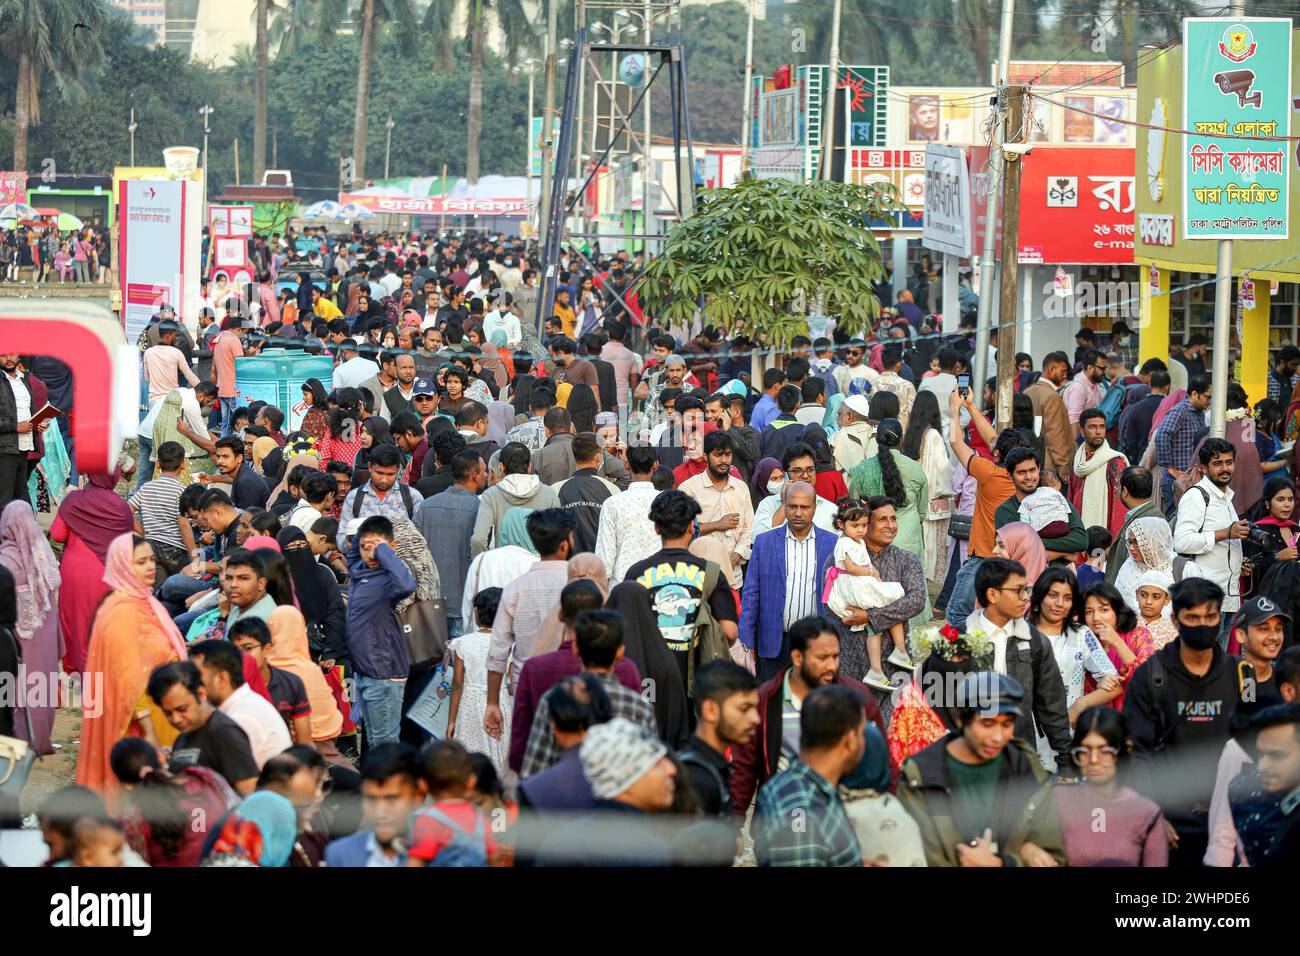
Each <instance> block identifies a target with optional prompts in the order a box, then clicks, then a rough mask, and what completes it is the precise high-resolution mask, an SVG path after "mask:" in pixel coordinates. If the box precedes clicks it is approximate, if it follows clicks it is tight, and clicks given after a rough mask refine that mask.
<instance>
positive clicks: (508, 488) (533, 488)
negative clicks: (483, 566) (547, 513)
mask: <svg viewBox="0 0 1300 956" xmlns="http://www.w3.org/2000/svg"><path fill="white" fill-rule="evenodd" d="M559 506H560V497H559V495H557V494H556V493H555V491H554V490H553V489H552V488H550V487H548V486H547V485H544V484H542V482H541V479H540V478H538V477H537V476H536V475H531V474H530V475H506V476H505V477H504V478H502V479H501V480H500V481H499V482H497V483H496V484H495V485H493V486H492V487H491V488H488V489H487V490H486V491H484V492H483V494H482V495H480V496H479V505H478V517H477V518H475V519H474V533H473V534H472V535H471V536H470V539H469V553H470V554H472V555H474V554H482V553H483V552H484V551H487V550H488V549H489V548H491V547H493V545H494V544H495V543H496V535H497V528H498V527H500V525H501V519H502V518H504V517H505V515H506V512H507V511H509V510H510V509H511V508H526V509H527V510H529V511H541V510H542V509H543V508H558V507H559Z"/></svg>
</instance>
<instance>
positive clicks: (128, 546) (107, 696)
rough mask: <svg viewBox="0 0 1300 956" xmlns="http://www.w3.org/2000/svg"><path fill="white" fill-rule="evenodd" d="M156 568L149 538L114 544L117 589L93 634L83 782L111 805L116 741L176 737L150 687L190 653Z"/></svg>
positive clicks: (108, 572) (159, 743)
mask: <svg viewBox="0 0 1300 956" xmlns="http://www.w3.org/2000/svg"><path fill="white" fill-rule="evenodd" d="M154 572H155V565H154V556H153V548H152V547H151V546H150V544H149V542H147V541H146V540H145V539H144V538H141V537H138V536H136V535H134V534H124V535H120V536H118V537H117V538H115V539H114V540H113V542H112V543H111V544H110V545H109V546H108V559H107V561H106V562H105V565H104V583H105V584H107V585H108V586H109V588H110V590H109V593H108V595H107V596H106V597H105V598H104V601H103V603H102V604H100V606H99V610H97V611H96V612H95V623H94V626H93V628H92V629H91V633H90V650H89V654H88V659H87V662H86V675H85V679H86V681H87V685H86V687H85V689H84V691H83V694H82V696H83V700H84V713H83V716H82V723H81V754H80V755H79V756H78V758H77V783H79V784H82V785H83V786H87V787H90V788H91V789H92V790H96V791H98V792H99V793H101V794H102V795H103V796H104V800H105V803H107V804H108V806H109V809H110V810H112V809H113V806H114V804H115V802H116V800H117V797H118V795H119V794H120V791H121V786H122V785H121V784H120V783H119V782H118V779H117V776H116V775H115V774H114V773H113V769H112V767H111V765H110V763H109V756H110V754H111V753H112V751H113V745H114V744H115V743H117V742H118V741H119V740H121V739H122V738H123V737H143V738H144V739H145V740H147V741H149V743H151V744H153V745H154V747H157V748H162V747H170V746H171V744H172V742H173V741H174V740H175V739H176V731H175V730H174V729H173V728H172V726H171V725H170V724H169V723H167V721H166V719H165V718H164V717H163V714H162V711H161V710H160V709H159V708H158V706H157V705H156V704H154V703H153V701H151V700H150V699H149V697H148V695H147V694H146V693H145V686H146V684H147V683H148V681H149V675H150V674H151V673H153V670H154V668H156V667H160V666H162V665H163V664H167V663H169V662H171V661H177V660H184V659H185V658H186V657H187V656H188V655H187V654H186V651H185V641H184V639H183V638H182V637H181V633H180V631H178V630H177V629H176V625H175V624H173V623H172V619H171V616H170V615H169V614H168V613H167V610H166V609H165V608H164V607H163V606H162V605H161V604H159V603H158V600H157V599H156V598H155V597H154V596H153V592H152V590H151V589H152V586H153V580H154ZM90 682H94V683H90Z"/></svg>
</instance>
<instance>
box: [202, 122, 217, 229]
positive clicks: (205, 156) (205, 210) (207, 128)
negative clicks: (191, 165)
mask: <svg viewBox="0 0 1300 956" xmlns="http://www.w3.org/2000/svg"><path fill="white" fill-rule="evenodd" d="M213 112H214V111H213V109H212V107H211V106H209V105H208V104H207V103H204V104H203V105H202V106H201V107H200V108H199V115H200V116H202V117H203V218H202V219H200V220H199V221H200V222H203V223H206V222H207V221H208V134H209V133H211V132H212V127H211V126H210V125H209V123H208V120H209V119H211V117H212V114H213Z"/></svg>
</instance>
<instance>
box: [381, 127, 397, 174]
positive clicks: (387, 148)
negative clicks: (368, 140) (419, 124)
mask: <svg viewBox="0 0 1300 956" xmlns="http://www.w3.org/2000/svg"><path fill="white" fill-rule="evenodd" d="M396 125H397V124H396V123H394V122H393V117H392V116H389V117H388V122H387V123H385V124H384V129H386V130H388V142H387V143H386V144H385V145H384V178H385V179H387V178H388V160H389V158H390V157H391V156H392V153H393V127H394V126H396Z"/></svg>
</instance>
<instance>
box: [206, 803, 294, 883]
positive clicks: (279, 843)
mask: <svg viewBox="0 0 1300 956" xmlns="http://www.w3.org/2000/svg"><path fill="white" fill-rule="evenodd" d="M297 836H298V815H297V813H296V812H295V811H294V809H293V804H292V803H290V802H289V801H288V799H287V798H285V797H282V796H280V794H278V793H275V792H274V791H272V790H258V791H257V792H256V793H254V794H252V795H251V796H249V797H247V798H245V799H244V802H243V803H241V804H240V805H239V806H237V807H236V808H235V809H234V810H232V811H231V812H230V815H229V816H228V817H226V822H225V824H224V825H223V826H222V828H221V832H220V833H219V834H218V835H217V839H216V842H214V843H213V844H212V852H211V853H209V855H208V858H207V859H206V860H204V861H203V865H204V866H264V867H282V866H284V865H285V864H286V863H288V862H289V854H290V853H292V852H293V842H294V840H295V839H296V838H297Z"/></svg>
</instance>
